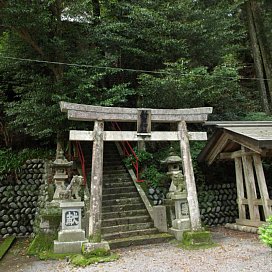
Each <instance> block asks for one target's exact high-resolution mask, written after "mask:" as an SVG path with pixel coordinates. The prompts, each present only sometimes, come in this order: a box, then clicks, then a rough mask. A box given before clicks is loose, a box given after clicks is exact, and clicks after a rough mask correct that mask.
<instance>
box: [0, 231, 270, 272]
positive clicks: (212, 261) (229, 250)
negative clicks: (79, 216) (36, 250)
mask: <svg viewBox="0 0 272 272" xmlns="http://www.w3.org/2000/svg"><path fill="white" fill-rule="evenodd" d="M212 233H213V237H214V241H215V242H216V243H218V244H219V246H217V247H214V248H210V249H205V250H194V251H191V250H183V249H180V248H178V247H177V246H176V245H175V243H164V244H159V245H146V246H138V247H131V248H126V249H119V250H116V251H117V252H118V253H119V255H120V259H119V260H117V261H115V262H112V263H103V264H95V265H91V266H88V267H86V268H76V267H73V266H71V265H69V263H67V262H65V261H46V262H42V261H36V260H34V259H28V260H27V261H24V262H21V261H20V260H19V259H16V256H13V258H14V261H13V264H12V265H11V266H9V265H10V264H11V263H10V261H9V262H7V261H6V259H4V260H3V265H4V267H3V266H1V263H0V271H5V272H9V271H12V272H18V271H24V272H36V271H37V272H38V271H39V272H48V271H64V272H66V271H67V272H68V271H69V272H71V271H77V272H87V271H88V272H103V271H104V272H121V271H124V272H125V271H127V272H139V271H144V272H168V271H169V272H170V271H171V272H173V271H178V272H179V271H184V272H199V271H201V272H205V271H207V272H211V271H216V272H220V271H222V272H228V271H229V272H236V271H237V272H241V271H247V272H251V271H252V272H256V271H258V272H269V271H272V250H271V249H270V248H268V247H266V246H264V245H262V244H261V243H260V242H259V240H258V237H257V235H255V234H249V233H243V232H239V231H233V230H226V229H224V228H214V229H212ZM6 257H7V259H9V260H11V259H10V258H11V257H12V256H11V252H10V253H9V254H8V256H6ZM6 257H5V258H6ZM23 258H24V260H25V259H26V258H27V257H26V256H23ZM16 263H17V264H16ZM3 268H4V269H3Z"/></svg>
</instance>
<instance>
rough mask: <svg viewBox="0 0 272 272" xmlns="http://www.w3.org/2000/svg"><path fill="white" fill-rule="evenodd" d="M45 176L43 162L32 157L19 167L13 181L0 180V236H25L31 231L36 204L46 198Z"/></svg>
mask: <svg viewBox="0 0 272 272" xmlns="http://www.w3.org/2000/svg"><path fill="white" fill-rule="evenodd" d="M45 178H46V175H45V162H44V161H43V160H40V159H33V160H28V161H26V163H25V164H24V165H23V166H22V167H21V169H20V171H19V174H18V177H17V180H16V181H15V180H13V181H12V182H10V181H7V180H2V181H1V183H0V238H2V237H5V236H8V235H16V236H27V235H30V234H31V233H32V232H33V226H34V223H35V215H36V214H37V207H38V208H39V207H40V206H42V205H43V203H44V201H46V197H47V195H46V194H45V193H44V191H45V190H46V186H47V185H46V182H45Z"/></svg>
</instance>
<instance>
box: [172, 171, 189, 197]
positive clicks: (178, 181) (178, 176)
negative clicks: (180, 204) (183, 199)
mask: <svg viewBox="0 0 272 272" xmlns="http://www.w3.org/2000/svg"><path fill="white" fill-rule="evenodd" d="M172 180H173V184H174V185H175V186H176V191H175V193H181V192H183V191H186V185H185V180H184V176H183V174H182V173H181V171H179V172H177V173H174V174H173V177H172Z"/></svg>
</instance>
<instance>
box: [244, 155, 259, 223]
mask: <svg viewBox="0 0 272 272" xmlns="http://www.w3.org/2000/svg"><path fill="white" fill-rule="evenodd" d="M242 162H243V168H244V175H245V183H246V193H247V199H248V208H249V215H250V220H252V221H260V213H259V208H258V205H256V204H255V200H257V192H256V185H255V178H254V172H253V167H252V157H251V156H242Z"/></svg>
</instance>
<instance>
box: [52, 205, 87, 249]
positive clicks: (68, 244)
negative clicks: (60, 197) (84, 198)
mask: <svg viewBox="0 0 272 272" xmlns="http://www.w3.org/2000/svg"><path fill="white" fill-rule="evenodd" d="M83 206H84V202H73V201H67V202H66V201H63V202H61V203H60V208H61V209H62V225H61V226H62V227H61V231H59V232H58V240H57V241H54V253H81V250H82V244H83V243H85V242H87V241H88V240H87V239H86V237H85V231H84V230H82V229H81V208H82V207H83Z"/></svg>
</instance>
